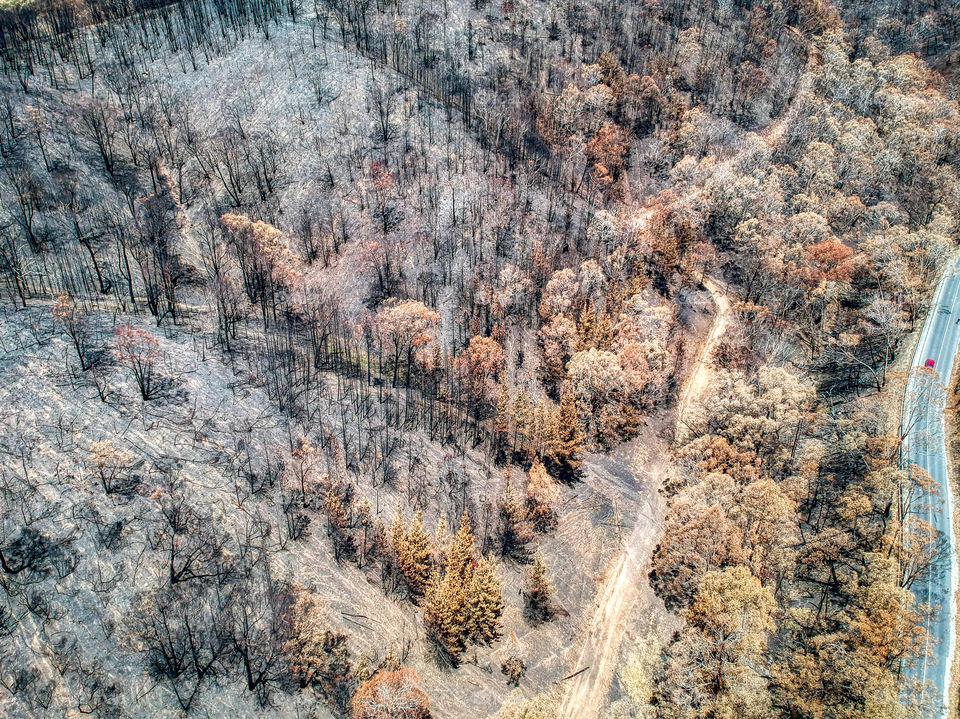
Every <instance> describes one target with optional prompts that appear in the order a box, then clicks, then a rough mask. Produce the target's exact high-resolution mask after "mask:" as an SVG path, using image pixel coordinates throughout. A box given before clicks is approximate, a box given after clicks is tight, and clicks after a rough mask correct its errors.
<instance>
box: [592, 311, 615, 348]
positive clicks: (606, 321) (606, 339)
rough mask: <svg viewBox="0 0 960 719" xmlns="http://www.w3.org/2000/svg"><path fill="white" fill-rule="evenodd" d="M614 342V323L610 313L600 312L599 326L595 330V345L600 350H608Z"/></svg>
mask: <svg viewBox="0 0 960 719" xmlns="http://www.w3.org/2000/svg"><path fill="white" fill-rule="evenodd" d="M612 344H613V325H612V324H611V322H610V315H608V314H607V313H606V312H603V313H601V314H600V318H599V319H598V320H597V326H596V328H595V329H594V331H593V346H594V347H596V348H597V349H598V350H608V349H610V346H611V345H612Z"/></svg>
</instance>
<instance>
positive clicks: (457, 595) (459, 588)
mask: <svg viewBox="0 0 960 719" xmlns="http://www.w3.org/2000/svg"><path fill="white" fill-rule="evenodd" d="M424 622H425V623H426V625H427V632H428V633H429V635H430V637H431V638H432V639H433V641H434V642H435V643H436V644H437V646H438V647H439V648H440V649H442V650H443V651H444V653H446V655H447V656H448V657H449V659H450V660H451V661H452V662H453V663H456V662H457V661H458V658H459V656H460V654H462V653H463V650H464V649H465V648H466V645H467V640H468V636H467V629H466V627H467V597H466V591H465V586H464V584H463V582H462V581H461V577H460V576H459V575H457V574H454V573H451V572H450V571H449V570H448V571H447V572H446V573H444V574H443V575H442V576H441V575H440V574H439V573H434V575H433V578H432V581H431V582H430V585H429V586H428V587H427V595H426V599H425V603H424Z"/></svg>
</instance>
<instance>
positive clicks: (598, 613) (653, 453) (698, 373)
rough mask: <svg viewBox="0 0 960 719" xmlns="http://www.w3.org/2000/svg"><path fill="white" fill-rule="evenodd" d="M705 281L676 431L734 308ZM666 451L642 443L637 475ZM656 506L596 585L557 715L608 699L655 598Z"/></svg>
mask: <svg viewBox="0 0 960 719" xmlns="http://www.w3.org/2000/svg"><path fill="white" fill-rule="evenodd" d="M703 284H704V286H705V287H706V288H707V291H708V292H710V295H711V296H712V297H713V301H714V304H715V305H716V308H717V309H716V314H715V315H714V319H713V324H712V326H711V328H710V332H709V333H708V335H707V337H706V340H705V342H704V343H703V347H702V349H701V350H700V353H699V354H698V356H697V359H696V362H695V363H694V365H693V367H692V368H691V371H690V376H689V378H688V379H687V382H686V383H685V385H684V387H683V391H682V392H681V393H680V401H679V403H678V408H677V432H678V434H679V431H680V428H681V426H682V424H681V422H682V418H683V413H684V411H685V410H686V409H687V407H688V406H689V405H690V404H691V403H692V402H693V401H694V400H696V398H697V397H699V396H700V394H701V393H702V392H703V390H704V389H705V388H706V386H707V383H708V381H709V378H710V358H711V356H712V354H713V351H714V349H715V348H716V345H717V342H719V340H720V338H721V337H722V336H723V332H724V330H725V329H726V327H727V322H728V317H729V313H730V302H729V300H728V299H727V297H726V295H725V294H724V291H723V289H722V288H721V287H720V286H719V284H718V283H717V282H715V281H714V280H712V279H705V280H704V283H703ZM668 453H669V452H668V448H667V447H666V446H664V447H651V446H648V447H647V451H646V452H644V451H643V450H642V449H640V450H638V451H637V453H636V456H635V457H634V458H633V460H632V462H631V467H630V470H631V471H632V472H634V474H636V475H641V474H644V475H646V476H654V477H655V476H661V475H660V474H659V471H660V470H662V469H665V468H663V467H659V466H652V465H653V463H657V464H660V463H661V462H662V459H657V458H663V457H666V456H668ZM654 494H656V493H654ZM656 509H657V508H656V507H653V506H651V505H650V504H646V505H644V507H643V509H642V510H641V511H639V512H638V513H637V516H636V517H634V524H633V530H632V531H631V533H630V537H629V538H628V539H627V542H626V544H625V545H624V548H623V551H622V552H621V554H620V557H619V558H618V559H617V561H616V563H615V564H614V565H613V567H612V568H611V569H610V571H609V572H608V573H607V574H606V576H605V578H604V580H603V582H602V583H601V585H600V587H599V588H598V590H597V598H596V601H595V602H594V608H593V613H592V614H591V616H590V619H589V621H588V623H587V632H586V635H585V636H584V639H583V643H582V644H581V646H580V652H579V654H578V655H577V661H576V663H575V664H574V666H573V668H572V671H581V670H583V669H584V668H586V670H585V671H582V672H581V673H580V674H578V675H577V676H575V677H573V678H572V679H568V680H567V681H566V682H564V683H565V685H566V686H565V689H564V692H563V699H562V700H561V703H560V709H559V712H558V714H557V716H558V718H559V719H596V717H597V716H598V715H599V713H600V709H601V708H602V707H603V706H604V704H605V703H606V700H607V695H608V694H609V692H610V684H611V683H612V681H613V676H614V674H615V671H616V667H617V659H618V657H619V655H620V643H621V640H622V639H623V637H624V635H625V634H626V630H627V626H628V619H629V617H630V614H631V612H632V610H633V609H634V607H635V606H636V605H637V603H638V602H645V601H650V600H652V598H653V592H652V590H651V589H650V587H649V584H648V583H647V582H646V581H645V579H644V577H643V576H642V575H643V574H644V573H645V572H646V570H647V564H648V562H649V560H650V556H651V554H652V553H653V550H654V547H655V546H656V539H657V535H658V531H657V530H658V528H659V520H660V513H659V512H658V511H655V510H656Z"/></svg>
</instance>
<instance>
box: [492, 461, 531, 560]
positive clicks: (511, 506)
mask: <svg viewBox="0 0 960 719" xmlns="http://www.w3.org/2000/svg"><path fill="white" fill-rule="evenodd" d="M499 534H500V554H501V555H502V556H504V557H511V558H513V559H516V560H517V561H521V562H522V561H526V559H527V555H528V551H527V545H528V544H529V543H530V542H531V541H532V540H533V528H532V527H531V524H530V520H529V518H528V517H527V507H526V503H525V502H523V501H522V500H521V499H520V497H519V496H518V495H517V492H516V490H514V488H513V484H512V483H511V482H510V481H509V480H508V481H507V488H506V491H505V492H504V495H503V498H502V499H501V500H500V531H499Z"/></svg>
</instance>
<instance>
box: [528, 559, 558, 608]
mask: <svg viewBox="0 0 960 719" xmlns="http://www.w3.org/2000/svg"><path fill="white" fill-rule="evenodd" d="M523 596H524V599H525V601H526V607H525V613H526V615H527V618H529V619H530V620H532V621H534V622H544V621H547V620H549V619H550V617H551V616H552V611H551V609H550V605H551V603H552V602H553V583H552V582H551V581H550V577H548V576H547V565H546V562H544V560H543V553H542V552H540V550H539V549H538V550H537V553H536V554H535V555H534V558H533V566H532V567H531V568H530V571H529V573H528V574H527V588H526V591H525V592H524V594H523Z"/></svg>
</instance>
